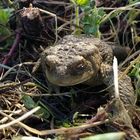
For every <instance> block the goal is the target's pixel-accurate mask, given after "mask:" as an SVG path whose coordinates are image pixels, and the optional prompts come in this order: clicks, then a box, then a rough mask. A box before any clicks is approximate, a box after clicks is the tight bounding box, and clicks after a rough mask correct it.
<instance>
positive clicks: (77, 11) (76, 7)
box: [74, 5, 80, 35]
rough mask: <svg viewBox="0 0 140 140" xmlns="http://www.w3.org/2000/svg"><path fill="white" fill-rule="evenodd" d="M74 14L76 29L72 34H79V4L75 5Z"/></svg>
mask: <svg viewBox="0 0 140 140" xmlns="http://www.w3.org/2000/svg"><path fill="white" fill-rule="evenodd" d="M75 16H76V29H75V32H74V34H76V35H79V34H80V30H79V28H78V27H79V25H80V19H79V6H77V5H76V6H75Z"/></svg>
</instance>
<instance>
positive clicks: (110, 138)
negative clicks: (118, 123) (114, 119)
mask: <svg viewBox="0 0 140 140" xmlns="http://www.w3.org/2000/svg"><path fill="white" fill-rule="evenodd" d="M124 137H125V133H124V132H116V133H115V132H114V133H106V134H100V135H95V136H89V137H86V138H80V140H124Z"/></svg>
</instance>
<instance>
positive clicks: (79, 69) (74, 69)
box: [70, 61, 87, 75]
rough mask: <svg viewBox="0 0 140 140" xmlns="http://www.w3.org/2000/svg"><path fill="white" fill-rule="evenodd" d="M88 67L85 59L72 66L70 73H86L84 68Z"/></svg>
mask: <svg viewBox="0 0 140 140" xmlns="http://www.w3.org/2000/svg"><path fill="white" fill-rule="evenodd" d="M86 67H87V64H86V63H85V62H83V61H80V62H78V63H75V64H73V65H72V66H70V73H71V75H80V74H82V73H84V70H85V69H86Z"/></svg>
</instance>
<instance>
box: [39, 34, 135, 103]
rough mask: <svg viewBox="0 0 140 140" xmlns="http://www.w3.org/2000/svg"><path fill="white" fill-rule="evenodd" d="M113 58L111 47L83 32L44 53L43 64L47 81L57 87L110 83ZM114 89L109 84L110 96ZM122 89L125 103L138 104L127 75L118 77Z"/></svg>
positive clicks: (121, 92)
mask: <svg viewBox="0 0 140 140" xmlns="http://www.w3.org/2000/svg"><path fill="white" fill-rule="evenodd" d="M112 61H113V50H112V47H111V46H109V45H108V44H106V43H105V42H103V41H101V40H99V39H97V38H93V37H86V36H84V35H83V36H82V35H81V36H74V35H67V36H65V37H64V38H63V39H62V40H61V41H60V42H58V44H57V45H55V46H51V47H49V48H47V49H46V50H45V51H44V52H43V53H42V55H41V64H42V67H43V70H44V71H45V75H46V77H47V79H48V81H50V82H51V83H53V84H55V85H58V86H72V85H76V84H80V83H85V84H88V85H91V86H96V85H99V84H102V83H104V84H106V85H107V86H110V85H111V84H112V83H113V70H112ZM119 73H121V72H119ZM113 91H114V87H113V86H110V88H109V92H110V93H111V95H114V93H113ZM119 92H120V95H121V99H122V100H123V102H124V103H126V104H135V101H136V97H135V96H134V90H133V87H132V84H131V79H130V78H129V77H128V76H127V75H125V76H123V78H121V79H120V80H119Z"/></svg>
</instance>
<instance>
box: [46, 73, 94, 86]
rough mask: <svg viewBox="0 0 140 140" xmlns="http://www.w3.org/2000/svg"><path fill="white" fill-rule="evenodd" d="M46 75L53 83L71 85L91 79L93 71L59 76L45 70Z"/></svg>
mask: <svg viewBox="0 0 140 140" xmlns="http://www.w3.org/2000/svg"><path fill="white" fill-rule="evenodd" d="M46 76H47V79H48V81H49V82H51V83H52V84H54V85H58V86H73V85H77V84H80V83H83V82H85V81H87V80H89V79H91V78H92V76H93V72H92V71H89V72H85V73H83V74H82V75H76V76H71V75H66V76H62V77H61V76H58V75H55V74H51V73H49V72H48V71H47V72H46Z"/></svg>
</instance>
